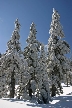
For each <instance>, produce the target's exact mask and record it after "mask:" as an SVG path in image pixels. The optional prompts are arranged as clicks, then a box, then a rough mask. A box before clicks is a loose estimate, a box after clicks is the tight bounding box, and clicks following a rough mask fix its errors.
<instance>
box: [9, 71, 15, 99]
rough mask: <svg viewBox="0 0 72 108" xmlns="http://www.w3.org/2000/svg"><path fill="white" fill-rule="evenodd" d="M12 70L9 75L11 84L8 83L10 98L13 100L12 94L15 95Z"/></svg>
mask: <svg viewBox="0 0 72 108" xmlns="http://www.w3.org/2000/svg"><path fill="white" fill-rule="evenodd" d="M14 74H15V72H14V70H13V72H12V75H11V83H10V98H14V94H15V78H14Z"/></svg>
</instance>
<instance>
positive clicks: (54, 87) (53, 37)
mask: <svg viewBox="0 0 72 108" xmlns="http://www.w3.org/2000/svg"><path fill="white" fill-rule="evenodd" d="M49 34H50V38H49V40H48V58H47V64H48V67H47V71H48V74H49V76H50V79H51V96H55V95H56V92H58V93H59V91H60V92H62V87H61V80H62V79H63V74H64V73H66V71H67V70H68V69H69V66H68V65H67V58H66V57H65V54H67V53H68V52H69V51H70V47H69V45H68V43H67V42H66V41H65V40H62V38H63V37H64V33H63V30H62V26H61V24H60V15H59V14H58V12H57V11H56V10H55V9H54V8H53V14H52V22H51V25H50V30H49ZM58 88H59V89H58Z"/></svg>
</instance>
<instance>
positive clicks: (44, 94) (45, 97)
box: [37, 44, 51, 104]
mask: <svg viewBox="0 0 72 108" xmlns="http://www.w3.org/2000/svg"><path fill="white" fill-rule="evenodd" d="M39 65H40V66H39V73H37V78H38V90H39V92H38V96H39V98H38V101H39V103H41V102H42V103H45V104H46V103H49V101H51V98H50V90H49V81H48V74H47V64H46V54H45V51H44V45H43V44H41V47H40V58H39Z"/></svg>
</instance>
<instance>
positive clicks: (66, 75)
mask: <svg viewBox="0 0 72 108" xmlns="http://www.w3.org/2000/svg"><path fill="white" fill-rule="evenodd" d="M66 81H67V87H68V76H67V74H66Z"/></svg>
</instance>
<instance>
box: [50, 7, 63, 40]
mask: <svg viewBox="0 0 72 108" xmlns="http://www.w3.org/2000/svg"><path fill="white" fill-rule="evenodd" d="M50 27H51V28H50V30H49V34H50V35H52V36H59V37H60V38H63V37H64V32H63V27H62V25H61V23H60V15H59V13H58V11H56V10H55V9H54V8H53V14H52V22H51V25H50Z"/></svg>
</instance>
